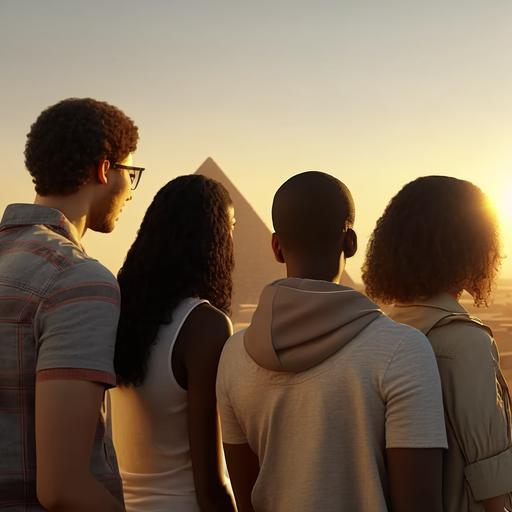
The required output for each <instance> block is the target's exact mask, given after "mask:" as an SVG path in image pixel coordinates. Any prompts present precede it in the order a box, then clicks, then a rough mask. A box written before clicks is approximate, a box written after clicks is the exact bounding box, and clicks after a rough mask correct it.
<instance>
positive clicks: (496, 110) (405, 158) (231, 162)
mask: <svg viewBox="0 0 512 512" xmlns="http://www.w3.org/2000/svg"><path fill="white" fill-rule="evenodd" d="M511 48H512V2H510V1H509V0H493V1H492V2H489V1H484V0H480V1H478V2H476V1H471V0H464V1H459V0H451V1H449V2H447V1H446V0H444V1H437V0H432V1H429V2H425V1H419V0H408V1H388V2H383V1H382V0H375V1H364V0H358V1H343V0H336V1H324V0H315V1H308V2H305V1H301V0H274V1H266V0H264V1H262V0H259V1H257V2H255V1H252V2H246V1H242V0H238V1H235V0H234V1H221V0H217V1H213V0H210V1H208V2H206V1H204V2H198V1H194V0H186V1H185V0H182V1H172V0H167V1H155V0H153V1H151V0H149V1H147V2H140V1H138V2H134V1H126V0H124V1H108V0H104V1H101V2H100V1H93V0H89V1H88V2H83V1H80V2H78V1H72V0H66V1H63V0H62V1H57V0H53V1H52V0H45V1H40V0H37V1H36V0H34V1H28V0H12V1H10V0H0V66H1V67H0V90H1V93H2V94H1V99H0V120H1V124H0V150H1V153H0V154H1V157H2V166H3V172H2V177H3V182H2V184H1V187H0V209H3V208H4V207H5V205H6V204H7V203H9V202H13V201H32V199H33V192H32V185H31V182H30V178H29V176H28V173H27V172H26V171H25V170H24V163H23V147H24V143H25V135H26V133H27V131H28V129H29V127H30V124H31V123H32V122H33V121H34V120H35V118H36V117H37V115H38V114H39V113H40V111H41V110H42V109H43V108H45V107H46V106H48V105H50V104H53V103H55V102H57V101H58V100H60V99H63V98H66V97H70V96H78V97H83V96H91V97H94V98H98V99H102V100H106V101H109V102H111V103H114V104H115V105H117V106H119V107H120V108H122V109H123V110H124V111H125V112H126V113H127V114H128V115H130V116H131V117H132V118H133V119H134V120H135V122H136V123H137V125H138V126H139V129H140V134H141V139H140V143H139V150H138V151H137V153H136V155H135V162H136V165H137V164H140V165H144V166H146V167H147V168H148V170H147V172H146V173H145V174H144V176H143V178H142V181H141V184H140V185H139V188H138V189H137V191H136V192H135V195H134V200H133V201H132V202H131V203H130V204H129V205H128V206H127V207H126V208H125V210H124V213H123V217H122V218H121V219H120V221H119V225H118V229H117V230H116V231H115V232H114V234H112V235H110V236H105V235H98V234H95V233H87V235H86V237H85V239H84V243H85V245H86V247H87V248H88V250H89V253H90V254H92V255H94V256H96V257H98V258H99V259H100V260H102V261H104V262H105V263H106V264H107V265H108V266H109V267H110V268H111V270H113V271H117V268H118V267H119V265H120V264H121V262H122V259H123V257H124V254H125V252H126V250H127V249H128V246H129V244H130V243H131V241H132V239H133V237H134V234H135V230H136V229H137V227H138V225H139V223H140V220H141V217H142V215H143V213H144V211H145V209H146V207H147V205H148V204H149V201H150V199H151V198H152V197H153V195H154V193H155V192H156V190H157V189H158V188H159V187H160V186H162V185H163V184H164V183H166V182H167V181H168V180H169V179H172V178H174V177H175V176H177V175H179V174H184V173H188V172H193V171H195V169H196V168H197V167H198V166H199V165H200V163H201V162H202V161H203V160H204V159H205V158H206V157H207V156H212V157H213V158H214V159H215V160H216V162H217V163H218V164H219V165H220V167H221V168H222V169H223V170H224V171H225V172H226V174H228V176H229V177H230V178H231V179H232V181H233V182H234V183H235V185H236V186H237V187H238V188H239V189H240V191H241V192H242V193H243V194H244V195H245V196H246V197H247V199H248V200H249V201H250V202H251V203H252V205H253V206H254V207H255V209H256V210H257V212H258V213H259V214H260V215H261V217H262V218H263V220H264V221H265V222H267V224H269V225H270V214H269V210H270V205H271V201H272V196H273V193H274V191H275V190H276V188H277V187H278V186H279V185H280V184H281V183H282V182H283V181H284V180H285V179H286V178H288V177H289V176H290V175H292V174H294V173H296V172H298V171H303V170H306V169H320V170H325V171H327V172H331V173H332V174H334V175H336V176H337V177H339V178H340V179H342V180H343V181H344V182H345V183H346V184H347V185H348V186H349V188H350V189H351V190H352V192H353V194H354V198H355V200H356V207H357V218H356V221H357V222H356V228H357V230H358V232H359V236H360V248H361V250H360V254H359V257H356V258H354V260H353V261H352V262H350V263H349V266H348V271H349V273H351V274H352V275H353V276H354V277H356V278H358V276H359V267H360V265H361V261H362V256H363V254H364V247H365V245H366V241H367V239H368V236H369V234H370V232H371V230H372V228H373V226H374V224H375V221H376V220H377V218H378V217H379V216H380V214H381V213H382V211H383V209H384V207H385V205H386V203H387V201H388V200H389V199H390V198H391V196H392V195H394V194H395V193H396V192H397V191H398V190H399V189H400V188H401V187H402V186H403V185H404V184H405V183H406V182H408V181H410V180H412V179H414V178H416V177H418V176H421V175H426V174H432V173H436V174H447V175H452V176H457V177H461V178H465V179H468V180H471V181H473V182H475V183H476V184H478V185H479V186H481V187H482V188H483V189H484V190H485V191H486V192H488V193H489V194H490V195H491V196H492V197H493V198H494V199H495V200H496V202H497V204H498V205H499V206H498V208H499V211H500V213H501V215H502V218H503V225H504V235H505V236H504V238H505V249H506V250H507V252H509V253H510V254H512V185H511V184H512V144H511V141H512V52H511V51H510V50H511ZM503 275H504V276H505V277H512V256H511V257H510V258H509V259H508V260H506V261H505V263H504V267H503Z"/></svg>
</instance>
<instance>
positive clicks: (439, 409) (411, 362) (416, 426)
mask: <svg viewBox="0 0 512 512" xmlns="http://www.w3.org/2000/svg"><path fill="white" fill-rule="evenodd" d="M382 387H383V394H384V398H385V402H386V423H385V425H386V448H447V447H448V443H447V440H446V429H445V423H444V411H443V400H442V392H441V383H440V379H439V372H438V369H437V364H436V360H435V357H434V353H433V351H432V348H431V346H430V343H429V342H428V340H427V338H426V337H425V336H424V335H423V334H421V333H420V332H419V331H416V330H413V329H410V330H409V333H408V334H407V335H406V336H404V339H403V340H402V342H401V343H400V344H399V345H398V347H397V349H396V350H395V352H394V354H393V357H392V359H391V361H390V363H389V365H388V368H387V370H386V373H385V375H384V378H383V382H382Z"/></svg>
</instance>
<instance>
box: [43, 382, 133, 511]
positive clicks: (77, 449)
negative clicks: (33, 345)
mask: <svg viewBox="0 0 512 512" xmlns="http://www.w3.org/2000/svg"><path fill="white" fill-rule="evenodd" d="M103 392H104V386H103V385H102V384H97V383H94V382H88V381H81V380H48V381H41V382H37V383H36V418H35V425H36V454H37V477H36V478H37V497H38V499H39V501H40V502H41V504H42V505H43V507H45V508H46V509H47V510H49V511H52V512H53V511H61V510H66V511H70V510H72V511H73V512H82V511H83V512H90V511H91V510H94V511H95V512H107V511H108V512H122V511H123V510H124V507H123V506H122V505H121V503H119V502H118V501H117V500H116V499H115V498H114V497H113V496H112V495H111V494H110V493H109V492H108V490H107V489H105V487H104V486H103V485H101V484H100V483H99V482H98V481H97V480H96V479H95V478H94V477H93V475H92V474H91V472H90V470H89V464H90V457H91V449H92V445H93V441H94V436H95V433H96V427H97V423H98V416H99V414H100V407H101V402H102V399H103Z"/></svg>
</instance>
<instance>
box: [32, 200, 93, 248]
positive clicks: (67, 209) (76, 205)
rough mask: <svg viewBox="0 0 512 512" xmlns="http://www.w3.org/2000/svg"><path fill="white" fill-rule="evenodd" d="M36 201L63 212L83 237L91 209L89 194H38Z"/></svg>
mask: <svg viewBox="0 0 512 512" xmlns="http://www.w3.org/2000/svg"><path fill="white" fill-rule="evenodd" d="M34 203H35V204H40V205H42V206H48V207H49V208H54V209H56V210H59V211H60V212H62V213H63V214H64V215H65V217H66V218H67V219H68V221H69V222H70V223H71V224H72V225H73V226H74V227H75V229H76V231H77V233H78V236H79V237H80V238H82V237H83V236H84V234H85V232H86V231H87V218H88V216H89V209H90V203H89V201H88V198H87V194H85V193H76V194H70V195H67V196H55V195H50V196H40V195H39V194H37V195H36V198H35V200H34Z"/></svg>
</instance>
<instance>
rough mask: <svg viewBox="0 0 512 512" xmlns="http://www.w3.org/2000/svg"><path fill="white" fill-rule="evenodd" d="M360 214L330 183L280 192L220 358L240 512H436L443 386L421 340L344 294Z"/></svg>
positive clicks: (309, 175) (298, 181)
mask: <svg viewBox="0 0 512 512" xmlns="http://www.w3.org/2000/svg"><path fill="white" fill-rule="evenodd" d="M354 215H355V214H354V203H353V200H352V196H351V194H350V191H349V190H348V189H347V187H346V186H345V185H344V184H343V183H341V182H340V181H339V180H337V179H336V178H334V177H333V176H329V175H328V174H325V173H321V172H305V173H302V174H298V175H296V176H293V177H292V178H290V179H289V180H288V181H286V182H285V183H284V184H283V185H282V186H281V187H280V188H279V190H278V191H277V193H276V195H275V197H274V203H273V206H272V220H273V223H274V228H275V233H274V234H273V237H272V248H273V250H274V254H275V257H276V259H277V260H278V261H279V262H281V263H285V264H286V269H287V274H288V278H287V279H282V280H279V281H276V282H274V283H271V284H270V285H268V286H267V287H266V288H265V289H264V290H263V292H262V294H261V297H260V302H259V304H258V308H257V309H256V311H255V313H254V316H253V319H252V322H251V325H250V326H249V327H248V328H247V330H246V331H245V332H244V331H242V332H239V333H236V334H235V335H234V336H232V337H231V338H230V339H229V340H228V341H227V343H226V345H225V347H224V350H223V352H222V356H221V360H220V364H219V371H218V377H217V397H218V406H219V410H220V416H221V423H222V435H223V441H224V448H225V453H226V460H227V463H228V468H229V473H230V476H231V483H232V485H233V490H234V492H235V496H236V500H237V505H238V511H239V512H252V511H257V512H260V511H261V512H263V511H265V512H266V511H276V512H288V511H293V512H316V511H322V512H335V511H339V510H347V511H351V512H352V511H354V512H355V511H357V512H387V511H388V510H393V512H410V511H412V510H414V511H415V512H439V511H440V510H441V508H442V506H441V468H442V458H441V453H442V448H446V446H447V444H446V432H445V427H444V420H443V407H442V399H441V387H440V382H439V374H438V372H437V368H436V363H435V359H434V354H433V352H432V349H431V347H430V346H429V343H428V341H427V339H426V338H425V336H423V335H422V334H421V333H419V332H418V331H416V330H414V329H411V328H410V327H406V326H404V325H400V324H397V323H395V322H393V321H391V320H390V319H389V318H388V317H386V316H385V315H383V314H382V312H381V311H380V310H379V308H378V307H377V306H376V304H374V303H373V302H372V301H370V300H369V299H368V298H367V297H366V296H364V295H363V294H361V293H359V292H358V291H356V290H354V289H352V288H348V287H345V286H341V285H340V284H339V282H340V277H341V274H342V272H343V269H344V266H345V259H346V258H350V257H351V256H352V255H353V254H354V253H355V251H356V247H357V243H356V234H355V232H354V231H353V229H352V226H353V223H354Z"/></svg>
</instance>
